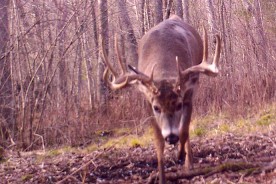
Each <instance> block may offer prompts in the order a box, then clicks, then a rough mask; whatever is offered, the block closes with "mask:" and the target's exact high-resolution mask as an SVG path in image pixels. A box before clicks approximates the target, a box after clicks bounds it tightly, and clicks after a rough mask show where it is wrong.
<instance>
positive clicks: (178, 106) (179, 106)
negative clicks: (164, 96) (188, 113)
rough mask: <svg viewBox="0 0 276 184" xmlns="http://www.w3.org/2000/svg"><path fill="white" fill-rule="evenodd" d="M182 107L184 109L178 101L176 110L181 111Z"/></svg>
mask: <svg viewBox="0 0 276 184" xmlns="http://www.w3.org/2000/svg"><path fill="white" fill-rule="evenodd" d="M181 109H182V103H178V104H177V105H176V108H175V110H176V111H180V110H181Z"/></svg>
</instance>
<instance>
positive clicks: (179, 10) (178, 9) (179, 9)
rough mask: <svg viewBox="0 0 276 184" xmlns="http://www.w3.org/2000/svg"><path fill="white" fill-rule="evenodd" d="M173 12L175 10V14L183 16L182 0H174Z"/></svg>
mask: <svg viewBox="0 0 276 184" xmlns="http://www.w3.org/2000/svg"><path fill="white" fill-rule="evenodd" d="M175 12H176V15H178V16H179V17H181V18H183V4H182V0H176V1H175Z"/></svg>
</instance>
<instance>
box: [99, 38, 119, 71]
mask: <svg viewBox="0 0 276 184" xmlns="http://www.w3.org/2000/svg"><path fill="white" fill-rule="evenodd" d="M101 41H102V45H101V52H100V53H101V55H102V58H103V60H104V63H105V64H106V65H107V67H108V69H109V70H110V71H111V73H112V74H113V75H114V76H118V74H117V73H116V72H115V70H114V68H113V67H112V65H111V64H110V62H109V60H108V57H107V53H106V50H105V48H104V41H103V39H101Z"/></svg>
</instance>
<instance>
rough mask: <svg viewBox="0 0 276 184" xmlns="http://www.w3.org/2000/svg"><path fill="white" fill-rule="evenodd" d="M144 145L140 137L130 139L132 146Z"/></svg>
mask: <svg viewBox="0 0 276 184" xmlns="http://www.w3.org/2000/svg"><path fill="white" fill-rule="evenodd" d="M141 145H142V142H141V141H140V140H139V139H138V138H133V139H132V140H130V146H131V147H134V148H136V147H140V146H141Z"/></svg>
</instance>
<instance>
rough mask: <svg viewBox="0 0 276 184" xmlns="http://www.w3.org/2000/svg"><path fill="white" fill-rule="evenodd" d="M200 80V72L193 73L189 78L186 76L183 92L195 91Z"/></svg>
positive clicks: (182, 85)
mask: <svg viewBox="0 0 276 184" xmlns="http://www.w3.org/2000/svg"><path fill="white" fill-rule="evenodd" d="M198 79H199V73H198V72H192V73H190V74H189V76H186V77H185V79H184V80H182V81H183V82H182V81H181V82H182V83H181V84H180V87H181V90H184V91H186V90H189V89H194V88H195V87H196V86H197V83H198Z"/></svg>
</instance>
